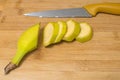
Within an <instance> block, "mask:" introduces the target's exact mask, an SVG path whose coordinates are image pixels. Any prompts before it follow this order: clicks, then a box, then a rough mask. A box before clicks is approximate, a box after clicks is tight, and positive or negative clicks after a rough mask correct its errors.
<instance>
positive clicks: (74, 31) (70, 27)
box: [63, 20, 80, 41]
mask: <svg viewBox="0 0 120 80" xmlns="http://www.w3.org/2000/svg"><path fill="white" fill-rule="evenodd" d="M79 32H80V25H79V24H78V23H77V22H75V21H73V20H69V21H67V32H66V34H65V35H64V37H63V40H65V41H72V40H74V39H75V38H76V37H77V36H78V34H79Z"/></svg>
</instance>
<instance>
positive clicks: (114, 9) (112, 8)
mask: <svg viewBox="0 0 120 80" xmlns="http://www.w3.org/2000/svg"><path fill="white" fill-rule="evenodd" d="M84 8H85V9H86V10H87V11H88V12H89V13H90V14H91V15H92V16H95V15H96V14H97V13H99V12H103V13H109V14H116V15H120V3H98V4H90V5H86V6H84Z"/></svg>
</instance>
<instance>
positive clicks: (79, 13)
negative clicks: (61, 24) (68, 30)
mask: <svg viewBox="0 0 120 80" xmlns="http://www.w3.org/2000/svg"><path fill="white" fill-rule="evenodd" d="M24 15H25V16H38V17H59V18H68V17H92V15H91V14H89V13H88V12H87V11H86V10H85V9H84V8H72V9H61V10H48V11H43V12H32V13H27V14H24Z"/></svg>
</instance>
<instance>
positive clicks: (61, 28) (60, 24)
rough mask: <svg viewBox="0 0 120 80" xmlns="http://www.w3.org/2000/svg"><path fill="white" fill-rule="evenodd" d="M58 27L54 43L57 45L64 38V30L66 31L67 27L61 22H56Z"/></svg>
mask: <svg viewBox="0 0 120 80" xmlns="http://www.w3.org/2000/svg"><path fill="white" fill-rule="evenodd" d="M57 23H58V25H59V32H58V35H57V37H56V39H55V41H54V43H58V42H60V41H61V40H62V38H63V37H64V35H65V33H66V30H67V25H66V23H65V22H63V21H58V22H57Z"/></svg>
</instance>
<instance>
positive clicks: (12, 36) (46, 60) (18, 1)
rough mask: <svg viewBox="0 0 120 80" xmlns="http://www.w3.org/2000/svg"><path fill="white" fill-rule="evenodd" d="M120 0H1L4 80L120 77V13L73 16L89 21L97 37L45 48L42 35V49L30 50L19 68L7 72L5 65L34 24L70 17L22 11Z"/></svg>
mask: <svg viewBox="0 0 120 80" xmlns="http://www.w3.org/2000/svg"><path fill="white" fill-rule="evenodd" d="M108 1H109V2H119V3H120V0H62V1H61V0H0V5H1V6H3V7H1V8H3V10H2V11H1V12H0V80H120V16H115V15H109V14H98V15H97V16H96V17H93V18H72V19H73V20H76V21H78V22H84V21H85V22H88V23H89V24H90V25H91V26H92V27H93V30H94V36H93V38H92V40H91V41H89V42H87V43H83V44H82V43H79V42H77V41H73V42H71V43H67V42H61V43H60V44H56V45H53V46H50V47H48V48H44V47H43V45H42V44H41V39H42V38H41V35H42V34H40V42H39V47H38V50H36V51H34V52H32V53H30V54H29V55H28V56H27V57H26V58H25V59H24V60H23V62H22V64H21V65H20V67H19V68H17V69H15V70H14V71H12V72H11V73H10V74H9V75H4V71H3V69H4V67H5V66H6V64H8V62H9V61H10V60H11V59H12V57H13V56H14V55H15V52H16V45H17V40H18V38H19V36H20V35H21V33H22V32H23V31H25V30H26V29H27V28H29V27H30V26H31V25H33V24H36V23H39V22H41V33H42V28H43V27H44V26H45V25H46V24H47V22H54V21H58V20H63V21H67V20H69V19H70V18H38V17H26V16H23V15H22V14H24V13H28V12H33V11H42V10H51V9H63V8H76V7H82V6H84V5H87V4H90V3H99V2H108Z"/></svg>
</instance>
